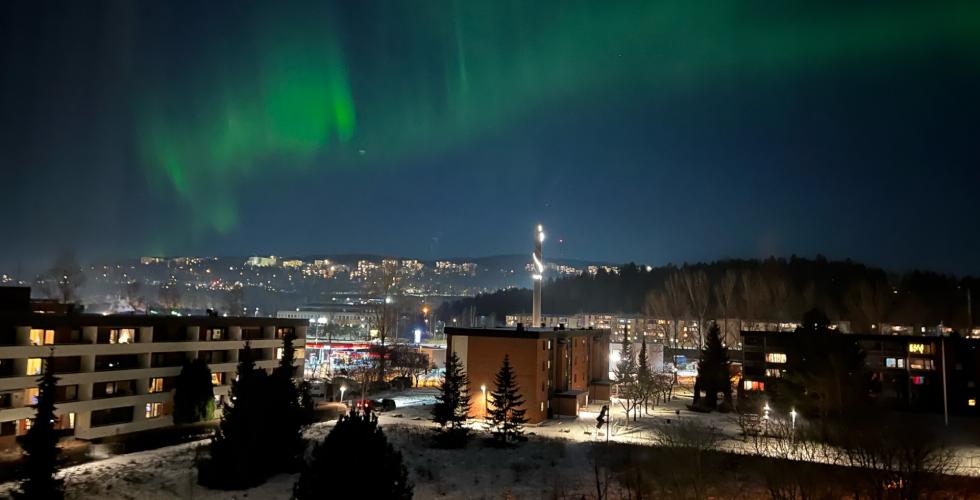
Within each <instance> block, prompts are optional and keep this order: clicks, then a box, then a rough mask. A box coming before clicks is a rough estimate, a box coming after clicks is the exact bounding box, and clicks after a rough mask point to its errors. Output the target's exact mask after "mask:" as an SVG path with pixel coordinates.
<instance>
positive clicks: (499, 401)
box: [489, 354, 527, 443]
mask: <svg viewBox="0 0 980 500" xmlns="http://www.w3.org/2000/svg"><path fill="white" fill-rule="evenodd" d="M520 390H521V389H520V387H518V385H517V377H516V375H515V373H514V369H513V368H512V367H511V366H510V358H509V357H508V356H507V355H506V354H505V355H504V363H503V365H501V367H500V371H498V372H497V375H496V377H495V378H494V389H493V391H491V392H490V405H491V406H492V407H493V409H492V410H490V422H489V424H490V428H491V432H492V434H493V436H494V437H495V438H496V439H497V440H499V441H501V442H504V443H506V442H507V441H516V440H518V439H521V438H522V437H523V434H524V424H525V423H527V419H526V418H525V417H524V413H525V412H526V411H527V410H526V409H525V408H524V397H523V396H521V393H520Z"/></svg>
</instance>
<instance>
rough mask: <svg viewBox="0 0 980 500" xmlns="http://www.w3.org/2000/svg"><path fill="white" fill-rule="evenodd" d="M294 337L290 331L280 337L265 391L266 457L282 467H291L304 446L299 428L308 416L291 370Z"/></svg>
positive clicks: (301, 428)
mask: <svg viewBox="0 0 980 500" xmlns="http://www.w3.org/2000/svg"><path fill="white" fill-rule="evenodd" d="M295 338H296V336H295V334H293V333H292V332H288V333H286V335H285V336H284V337H283V339H282V356H281V357H280V358H279V365H278V366H277V367H276V368H275V369H274V370H273V372H272V376H271V377H269V379H268V390H267V391H266V393H267V394H266V403H267V408H268V411H267V413H266V416H267V418H268V421H269V422H268V425H267V426H266V428H267V432H268V433H269V443H270V449H269V452H270V455H271V457H270V458H271V460H272V463H273V464H274V466H275V467H276V468H277V469H278V468H281V469H283V470H292V469H293V467H294V465H295V464H296V463H297V462H296V461H297V459H298V458H300V455H301V454H302V453H303V450H304V449H305V447H306V443H305V441H304V440H303V428H304V427H305V426H306V423H307V420H308V417H307V415H306V409H304V408H303V406H302V402H301V401H300V392H299V389H298V388H297V386H296V382H295V381H294V380H293V373H294V372H295V371H296V367H295V366H293V361H294V360H295V353H296V350H295V348H294V347H293V340H294V339H295Z"/></svg>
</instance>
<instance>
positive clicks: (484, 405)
mask: <svg viewBox="0 0 980 500" xmlns="http://www.w3.org/2000/svg"><path fill="white" fill-rule="evenodd" d="M480 390H481V391H483V418H487V384H481V385H480Z"/></svg>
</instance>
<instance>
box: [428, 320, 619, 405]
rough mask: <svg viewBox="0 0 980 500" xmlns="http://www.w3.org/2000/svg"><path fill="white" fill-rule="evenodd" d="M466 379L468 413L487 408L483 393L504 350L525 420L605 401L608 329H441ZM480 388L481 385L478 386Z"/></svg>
mask: <svg viewBox="0 0 980 500" xmlns="http://www.w3.org/2000/svg"><path fill="white" fill-rule="evenodd" d="M446 337H447V343H448V347H447V352H453V353H455V354H456V355H457V356H458V357H459V359H460V361H461V362H462V364H463V368H464V370H466V373H467V375H468V376H469V379H470V387H469V393H470V417H472V418H482V417H484V416H485V415H486V412H487V411H488V410H489V409H490V406H491V403H490V401H489V400H488V399H489V393H490V391H492V390H493V387H494V386H493V384H494V379H495V376H496V374H497V372H498V371H499V370H500V366H501V365H502V364H503V360H504V355H507V356H508V357H509V359H510V363H511V365H512V366H513V368H514V373H515V375H516V379H517V384H518V386H519V387H520V389H521V395H522V396H524V399H525V406H524V408H525V410H526V411H527V413H526V414H525V416H526V417H527V419H528V421H529V422H530V423H537V422H541V421H543V420H545V419H548V418H553V417H554V416H557V415H562V416H577V415H578V410H579V408H581V407H582V406H585V405H587V404H588V403H589V402H590V401H608V400H609V394H610V385H611V382H610V381H609V330H601V329H575V330H569V329H565V328H564V327H560V326H559V327H554V328H524V326H523V325H520V324H519V325H517V326H516V327H514V328H456V327H447V328H446ZM484 389H485V390H484Z"/></svg>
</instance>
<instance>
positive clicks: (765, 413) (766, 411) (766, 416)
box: [762, 402, 769, 436]
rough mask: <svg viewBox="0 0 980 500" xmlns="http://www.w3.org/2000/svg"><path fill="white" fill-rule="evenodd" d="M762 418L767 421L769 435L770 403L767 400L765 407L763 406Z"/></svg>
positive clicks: (766, 431)
mask: <svg viewBox="0 0 980 500" xmlns="http://www.w3.org/2000/svg"><path fill="white" fill-rule="evenodd" d="M762 420H763V422H765V427H766V429H765V433H766V435H767V436H768V435H769V403H768V402H767V403H766V405H765V406H764V407H762Z"/></svg>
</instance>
